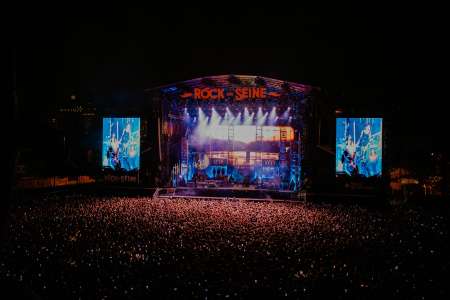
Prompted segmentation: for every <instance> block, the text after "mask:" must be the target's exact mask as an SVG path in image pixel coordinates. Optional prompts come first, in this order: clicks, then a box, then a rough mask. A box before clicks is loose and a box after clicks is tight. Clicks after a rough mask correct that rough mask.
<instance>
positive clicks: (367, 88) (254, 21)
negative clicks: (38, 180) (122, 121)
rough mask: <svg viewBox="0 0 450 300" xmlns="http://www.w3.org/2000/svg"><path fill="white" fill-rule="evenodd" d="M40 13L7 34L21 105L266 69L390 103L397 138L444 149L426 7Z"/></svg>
mask: <svg viewBox="0 0 450 300" xmlns="http://www.w3.org/2000/svg"><path fill="white" fill-rule="evenodd" d="M40 11H44V12H43V13H36V11H33V10H32V9H30V10H28V11H25V12H21V13H20V14H19V17H18V18H17V19H16V20H15V22H16V27H15V29H14V30H13V35H12V36H13V43H12V44H13V45H14V48H15V52H16V61H17V88H18V95H19V100H20V110H21V112H24V111H32V112H36V111H39V112H40V113H44V112H45V108H46V107H51V106H55V105H59V104H60V103H64V101H67V99H68V97H69V96H70V94H72V93H76V94H78V95H80V97H85V98H92V99H94V100H95V99H103V100H102V101H103V103H102V104H103V105H105V104H107V101H108V99H109V98H113V97H114V95H117V94H121V95H132V94H133V93H135V92H136V91H142V90H143V89H145V88H151V87H155V86H158V85H162V84H168V83H173V82H177V81H182V80H188V79H192V78H197V77H201V76H207V75H220V74H249V75H262V76H267V77H273V78H277V79H282V80H288V81H294V82H300V83H306V84H311V85H315V86H319V87H322V88H324V89H325V90H326V91H327V92H328V93H329V94H331V95H333V96H336V99H337V103H338V105H341V104H342V105H344V106H350V107H351V106H355V105H356V106H358V107H362V108H363V109H364V108H367V109H368V110H372V109H373V108H374V107H376V108H377V110H381V111H384V112H386V111H387V112H389V113H392V114H393V115H394V118H398V122H397V125H398V128H397V130H398V131H397V133H396V134H398V135H399V139H404V142H402V143H405V144H410V143H414V144H416V146H415V147H418V148H423V147H428V148H430V149H431V148H445V147H444V145H445V142H443V139H442V135H444V134H445V127H448V126H446V122H445V115H446V112H445V110H443V104H442V100H443V97H444V96H443V94H442V93H441V91H442V90H443V88H442V82H443V79H439V78H440V76H439V75H438V74H437V73H435V72H434V70H435V69H439V68H441V66H443V65H442V63H443V62H442V61H441V59H440V58H438V57H439V55H440V54H441V53H443V50H440V48H439V45H438V43H440V42H439V39H435V38H436V37H437V38H439V36H440V35H439V30H441V29H442V28H443V27H442V26H441V25H440V24H439V22H440V20H441V19H440V18H439V17H435V18H434V15H433V14H431V13H429V12H425V10H421V9H417V10H416V11H414V12H410V11H408V10H407V9H406V8H400V9H399V10H397V9H396V10H395V11H394V10H393V9H386V8H384V7H364V8H362V7H355V6H342V5H340V6H336V7H327V9H324V8H320V9H313V8H306V7H303V8H298V9H293V8H289V7H284V8H278V9H275V8H267V9H259V8H254V9H249V10H245V9H234V8H233V7H228V8H227V9H222V10H207V9H195V8H191V9H189V10H185V11H184V12H183V13H179V12H175V11H171V10H169V11H165V12H164V13H161V11H162V10H161V9H156V8H148V9H147V8H146V9H143V8H126V9H125V8H122V7H116V8H112V9H109V8H108V9H103V8H102V9H86V8H83V9H81V8H66V9H64V10H61V11H60V12H59V13H50V10H49V11H45V9H42V8H41V10H40ZM130 97H131V96H130ZM123 98H124V99H125V101H132V99H129V98H127V96H124V97H123ZM44 103H45V106H43V105H42V104H44ZM368 112H369V113H370V112H371V111H368ZM418 141H420V143H419V142H418Z"/></svg>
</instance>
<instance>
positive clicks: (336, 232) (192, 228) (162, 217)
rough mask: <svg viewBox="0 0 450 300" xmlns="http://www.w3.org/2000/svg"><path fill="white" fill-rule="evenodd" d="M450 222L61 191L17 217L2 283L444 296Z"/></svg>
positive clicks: (352, 209)
mask: <svg viewBox="0 0 450 300" xmlns="http://www.w3.org/2000/svg"><path fill="white" fill-rule="evenodd" d="M447 222H448V216H447V214H446V212H444V211H441V212H439V211H435V210H429V209H420V208H401V209H393V208H383V209H375V208H364V207H360V206H357V205H339V204H333V205H331V204H312V203H279V202H278V203H275V202H251V201H237V200H227V201H225V200H224V201H218V200H217V201H213V200H192V199H190V200H187V199H152V198H146V197H100V196H86V195H53V196H48V197H46V198H40V197H39V198H36V199H35V201H33V202H32V203H26V204H18V205H17V206H16V207H15V208H14V209H13V210H12V211H11V216H10V225H9V235H8V241H7V244H6V247H3V249H2V250H1V252H0V254H1V255H0V274H1V275H0V276H1V277H2V279H8V280H11V281H15V282H18V283H19V284H22V285H23V287H25V288H29V289H31V290H33V291H34V292H35V293H36V294H38V295H41V297H42V298H58V299H61V298H65V299H79V298H81V299H91V298H95V299H110V298H130V299H135V298H141V297H163V298H203V299H208V298H246V299H247V298H252V297H258V296H259V297H264V298H278V297H288V298H307V299H308V298H318V297H321V296H326V295H332V297H333V298H379V297H380V296H384V295H385V296H388V297H397V298H417V299H422V297H424V298H429V296H430V295H431V294H433V295H434V296H433V297H430V298H433V299H436V298H439V297H442V298H444V297H445V296H446V293H447V292H448V286H447V284H446V277H448V275H449V274H448V270H449V260H448V253H449V251H448V250H449V249H448V246H447V245H446V241H447V239H448V225H447Z"/></svg>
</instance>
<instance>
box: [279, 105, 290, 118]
mask: <svg viewBox="0 0 450 300" xmlns="http://www.w3.org/2000/svg"><path fill="white" fill-rule="evenodd" d="M290 110H291V109H290V107H288V108H287V109H286V110H285V111H284V113H283V116H282V117H281V119H283V120H287V118H288V117H289V111H290Z"/></svg>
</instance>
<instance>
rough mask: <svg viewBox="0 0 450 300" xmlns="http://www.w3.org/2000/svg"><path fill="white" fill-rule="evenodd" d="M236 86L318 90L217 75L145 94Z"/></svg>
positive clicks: (282, 90) (283, 90)
mask: <svg viewBox="0 0 450 300" xmlns="http://www.w3.org/2000/svg"><path fill="white" fill-rule="evenodd" d="M237 86H254V87H265V88H267V89H268V90H270V91H273V92H278V93H280V94H283V93H302V94H309V93H310V92H311V91H312V90H319V88H317V87H313V86H310V85H305V84H300V83H295V82H289V81H283V80H278V79H273V78H268V77H262V76H254V75H217V76H207V77H200V78H195V79H191V80H186V81H180V82H176V83H173V84H168V85H164V86H159V87H155V88H151V89H147V90H145V91H146V92H161V93H163V94H178V93H182V92H184V91H187V90H192V89H193V88H207V87H210V88H212V87H214V88H234V87H237Z"/></svg>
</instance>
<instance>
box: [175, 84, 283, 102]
mask: <svg viewBox="0 0 450 300" xmlns="http://www.w3.org/2000/svg"><path fill="white" fill-rule="evenodd" d="M279 96H280V94H279V93H275V92H268V91H267V89H266V88H263V87H238V88H234V89H225V88H194V90H193V92H185V93H183V94H182V95H180V97H181V98H192V99H194V100H223V99H225V98H234V100H236V101H242V100H249V99H265V98H268V97H279Z"/></svg>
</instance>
